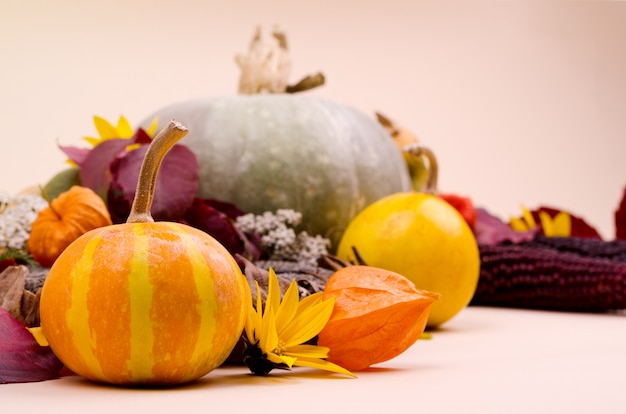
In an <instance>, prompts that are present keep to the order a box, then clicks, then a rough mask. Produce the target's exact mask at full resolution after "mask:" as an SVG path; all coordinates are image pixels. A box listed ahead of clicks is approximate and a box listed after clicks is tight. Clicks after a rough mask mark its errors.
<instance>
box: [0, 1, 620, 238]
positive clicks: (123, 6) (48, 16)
mask: <svg viewBox="0 0 626 414" xmlns="http://www.w3.org/2000/svg"><path fill="white" fill-rule="evenodd" d="M274 24H278V25H280V26H281V27H282V28H283V29H285V30H286V32H287V34H288V37H289V43H290V47H291V50H292V57H293V72H292V81H296V80H298V79H299V78H300V77H302V76H304V75H306V74H308V73H313V72H315V71H318V70H322V71H323V72H324V73H325V74H326V76H327V79H328V82H327V85H326V86H325V87H323V88H322V89H320V90H318V91H316V92H311V93H314V94H316V95H319V96H323V97H326V98H328V99H332V100H336V101H340V102H344V103H347V104H351V105H353V106H355V107H358V108H360V109H362V110H364V111H366V112H369V113H373V111H376V110H379V111H382V112H384V113H386V114H388V115H390V116H391V117H393V118H394V119H396V120H397V121H399V122H400V123H402V124H403V125H405V126H406V127H408V128H410V129H411V130H413V131H414V132H415V133H416V134H418V135H419V136H420V138H421V140H422V142H424V143H427V144H428V145H429V146H430V147H432V148H433V149H434V150H435V151H436V153H437V155H438V157H439V161H440V164H441V170H442V171H441V179H440V188H441V189H442V190H443V191H448V192H457V193H461V194H466V195H470V196H471V197H472V198H473V199H474V200H475V202H476V204H478V205H481V206H485V207H487V208H489V209H490V210H492V211H493V212H495V213H497V214H499V215H501V216H502V217H507V216H509V215H510V214H515V213H517V212H518V211H519V206H520V205H521V204H522V203H524V204H526V205H527V206H529V207H536V206H537V205H539V204H548V205H553V206H556V207H561V208H566V209H569V210H571V211H573V212H575V213H577V214H579V215H581V216H584V217H585V218H587V219H588V220H589V221H590V222H591V223H593V224H595V225H596V226H597V227H599V228H600V230H601V232H602V233H603V235H605V236H606V237H607V238H612V237H613V234H614V233H613V232H614V226H613V211H614V210H615V208H616V206H617V203H618V201H619V199H620V197H621V193H622V191H623V189H624V186H626V166H625V165H624V156H625V155H626V123H625V119H626V75H625V74H626V47H625V45H626V3H624V2H598V1H586V2H585V1H576V2H558V3H555V2H540V1H533V2H521V1H488V2H474V1H468V2H461V1H459V2H445V1H444V2H442V1H417V0H414V1H408V0H407V1H402V0H385V1H357V0H351V1H347V0H318V1H287V0H270V1H244V0H229V1H200V0H179V1H176V2H174V1H172V2H157V1H147V0H113V1H105V2H96V1H77V0H76V1H74V0H57V1H54V2H49V1H31V0H24V1H17V0H14V1H7V0H0V75H1V76H0V97H1V99H0V125H2V134H1V136H2V138H1V140H2V141H1V142H2V147H1V149H0V190H4V191H9V192H17V191H20V190H21V189H23V188H25V187H28V186H31V185H33V184H37V183H43V182H45V181H46V180H47V179H48V178H49V177H51V176H52V175H53V174H54V173H56V172H57V171H59V170H61V169H62V168H64V156H63V155H62V154H61V152H60V151H59V150H58V149H57V147H56V144H57V143H61V144H65V145H69V144H73V145H83V142H82V141H81V137H82V136H85V135H92V134H94V133H95V129H94V127H93V125H92V115H94V114H99V115H102V116H104V117H105V118H107V119H110V120H117V117H118V116H119V115H120V114H124V115H126V116H127V117H128V119H129V120H130V121H131V123H133V125H137V124H138V123H139V122H140V121H141V120H142V119H143V118H144V117H145V116H146V115H148V114H149V113H151V112H152V111H153V110H155V109H157V108H160V107H162V106H164V105H166V104H169V103H172V102H174V101H179V100H186V99H191V98H197V97H202V96H216V95H224V94H231V93H234V92H235V90H236V84H237V78H238V69H237V67H236V65H235V63H234V55H235V54H236V53H240V52H244V51H245V50H246V49H247V46H248V42H249V40H250V38H251V36H252V34H253V31H254V28H255V27H256V26H257V25H261V26H262V27H263V29H264V31H265V33H267V32H269V30H270V29H271V28H272V26H273V25H274Z"/></svg>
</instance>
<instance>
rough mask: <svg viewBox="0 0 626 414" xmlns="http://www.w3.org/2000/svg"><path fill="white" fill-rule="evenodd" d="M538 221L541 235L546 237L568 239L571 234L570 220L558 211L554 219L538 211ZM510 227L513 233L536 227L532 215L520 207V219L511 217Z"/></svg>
mask: <svg viewBox="0 0 626 414" xmlns="http://www.w3.org/2000/svg"><path fill="white" fill-rule="evenodd" d="M539 221H540V222H541V229H542V231H543V234H544V235H545V236H547V237H569V236H571V234H572V218H571V216H570V215H569V214H568V213H566V212H565V211H560V212H559V213H558V214H557V215H556V216H554V218H552V217H550V215H549V214H548V213H547V212H545V211H539ZM510 225H511V227H512V228H513V230H515V231H520V232H522V231H528V230H531V229H534V228H536V227H537V222H536V221H535V219H534V217H533V215H532V213H531V212H530V211H529V210H528V209H527V208H526V207H524V206H522V217H521V218H520V217H512V218H511V221H510Z"/></svg>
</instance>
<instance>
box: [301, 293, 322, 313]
mask: <svg viewBox="0 0 626 414" xmlns="http://www.w3.org/2000/svg"><path fill="white" fill-rule="evenodd" d="M323 296H324V293H322V292H318V293H314V294H312V295H309V296H306V297H305V298H304V299H302V300H301V301H300V303H299V304H298V313H300V312H304V310H305V309H307V308H309V307H311V306H315V305H317V304H318V303H320V302H321V301H322V298H323Z"/></svg>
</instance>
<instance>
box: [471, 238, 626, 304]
mask: <svg viewBox="0 0 626 414" xmlns="http://www.w3.org/2000/svg"><path fill="white" fill-rule="evenodd" d="M480 256H481V270H480V279H479V281H478V287H477V289H476V293H475V295H474V298H473V299H472V303H471V304H472V305H486V306H506V307H517V308H530V309H547V310H561V311H579V312H605V311H610V310H617V309H626V263H623V262H620V261H617V260H610V259H607V258H600V257H584V256H581V255H578V254H575V253H572V252H565V251H559V250H556V249H553V248H550V247H544V246H538V245H533V244H532V243H531V244H529V245H524V244H508V243H507V244H498V245H491V246H480Z"/></svg>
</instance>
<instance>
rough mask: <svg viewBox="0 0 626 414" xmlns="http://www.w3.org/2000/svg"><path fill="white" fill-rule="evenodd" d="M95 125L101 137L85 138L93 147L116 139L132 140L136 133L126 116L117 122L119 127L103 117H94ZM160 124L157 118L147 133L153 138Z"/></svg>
mask: <svg viewBox="0 0 626 414" xmlns="http://www.w3.org/2000/svg"><path fill="white" fill-rule="evenodd" d="M93 123H94V125H95V126H96V131H98V135H100V136H99V137H84V139H85V141H87V142H88V143H90V144H91V145H92V146H94V147H95V146H96V145H98V144H100V143H102V142H104V141H106V140H109V139H116V138H125V139H128V138H132V137H133V135H135V131H134V130H133V128H132V127H131V126H130V123H129V122H128V120H127V119H126V117H124V116H120V118H119V119H118V121H117V126H113V124H111V123H110V122H109V121H107V120H106V119H104V118H102V117H101V116H98V115H95V116H94V117H93ZM157 123H158V119H157V118H155V119H154V120H153V121H152V123H151V124H150V126H149V127H148V129H147V130H146V133H147V134H148V135H149V136H150V137H152V136H154V131H155V130H156V127H157Z"/></svg>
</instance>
